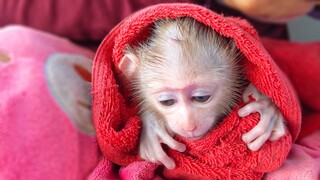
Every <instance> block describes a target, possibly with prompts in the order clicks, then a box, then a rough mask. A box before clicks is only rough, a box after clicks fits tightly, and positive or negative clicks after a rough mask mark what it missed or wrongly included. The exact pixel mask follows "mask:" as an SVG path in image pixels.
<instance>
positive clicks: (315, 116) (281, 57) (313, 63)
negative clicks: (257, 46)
mask: <svg viewBox="0 0 320 180" xmlns="http://www.w3.org/2000/svg"><path fill="white" fill-rule="evenodd" d="M262 42H263V45H264V46H265V48H266V49H267V51H268V52H269V53H270V54H271V56H272V58H273V59H274V60H275V62H276V63H277V64H278V66H279V67H280V68H281V70H282V71H283V72H284V73H285V74H286V75H287V76H288V78H289V79H290V81H291V82H292V84H293V86H294V88H295V90H296V92H297V94H298V97H299V98H300V101H301V105H302V107H303V112H302V121H301V122H302V124H301V131H300V133H299V137H298V140H300V139H302V138H304V137H306V136H308V135H311V134H312V133H313V132H315V131H317V130H319V129H320V42H310V43H294V42H288V41H281V40H271V39H262Z"/></svg>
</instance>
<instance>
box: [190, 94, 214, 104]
mask: <svg viewBox="0 0 320 180" xmlns="http://www.w3.org/2000/svg"><path fill="white" fill-rule="evenodd" d="M210 97H211V96H210V95H206V96H193V97H192V98H191V99H192V101H195V102H199V103H203V102H206V101H208V100H209V99H210Z"/></svg>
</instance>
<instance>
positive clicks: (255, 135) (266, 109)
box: [238, 84, 285, 151]
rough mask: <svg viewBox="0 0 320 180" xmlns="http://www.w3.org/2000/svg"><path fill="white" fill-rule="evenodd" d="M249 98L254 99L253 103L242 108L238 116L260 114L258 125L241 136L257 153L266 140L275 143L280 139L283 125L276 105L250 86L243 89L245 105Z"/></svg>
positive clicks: (283, 128)
mask: <svg viewBox="0 0 320 180" xmlns="http://www.w3.org/2000/svg"><path fill="white" fill-rule="evenodd" d="M249 96H252V97H253V98H255V101H253V102H250V103H248V104H247V105H245V106H244V107H242V108H241V109H240V110H239V111H238V114H239V116H240V117H245V116H247V115H249V114H251V113H255V112H258V113H260V121H259V123H258V124H257V125H256V126H255V127H254V128H253V129H252V130H250V131H249V132H247V133H245V134H244V135H243V136H242V140H243V141H244V142H246V143H247V146H248V148H249V149H250V150H252V151H257V150H259V149H260V147H261V146H262V145H263V144H264V143H265V142H266V141H267V140H270V141H276V140H278V139H279V138H280V137H282V136H283V135H284V134H285V124H284V119H283V116H282V114H281V112H280V111H279V109H278V108H277V107H276V105H275V104H274V103H273V102H272V101H271V99H270V98H269V97H267V96H266V95H264V94H263V93H261V92H260V91H259V90H258V89H257V88H256V87H254V86H253V85H252V84H250V85H249V86H248V87H247V88H246V89H245V91H244V93H243V95H242V98H243V101H244V102H245V103H246V102H249Z"/></svg>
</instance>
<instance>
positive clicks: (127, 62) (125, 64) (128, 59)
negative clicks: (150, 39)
mask: <svg viewBox="0 0 320 180" xmlns="http://www.w3.org/2000/svg"><path fill="white" fill-rule="evenodd" d="M137 62H138V58H137V56H135V55H133V54H125V55H124V56H123V58H122V59H121V61H120V63H119V66H118V67H119V69H120V70H121V71H122V72H123V73H124V75H125V76H126V77H127V78H128V79H130V78H131V77H132V75H134V74H135V73H136V71H137Z"/></svg>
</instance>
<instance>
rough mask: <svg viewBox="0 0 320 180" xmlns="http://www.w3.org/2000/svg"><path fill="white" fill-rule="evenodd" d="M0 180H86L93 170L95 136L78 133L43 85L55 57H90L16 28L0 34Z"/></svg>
mask: <svg viewBox="0 0 320 180" xmlns="http://www.w3.org/2000/svg"><path fill="white" fill-rule="evenodd" d="M0 42H1V43H0V179H84V178H85V177H87V176H88V174H89V173H90V172H91V171H92V169H93V168H94V167H95V166H96V164H97V161H98V147H97V143H96V138H95V137H94V136H90V135H86V134H82V133H80V132H79V131H78V130H77V129H76V128H75V127H74V125H73V124H72V123H71V121H70V119H69V118H68V117H67V115H66V114H65V113H64V112H63V111H62V109H61V108H60V107H59V106H58V105H57V103H56V102H55V101H54V99H53V98H52V96H51V95H50V93H49V91H48V85H47V83H46V81H45V75H46V74H45V68H44V67H45V62H46V60H47V59H48V58H49V57H50V56H51V55H52V54H55V53H61V52H64V53H72V54H80V55H83V56H86V57H90V58H92V56H93V53H92V52H90V51H87V50H85V49H82V48H79V47H77V46H75V45H73V44H72V43H70V42H69V41H67V40H65V39H60V38H57V37H54V36H52V35H49V34H45V33H42V32H39V31H35V30H32V29H28V28H23V27H19V26H10V27H5V28H1V29H0Z"/></svg>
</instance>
